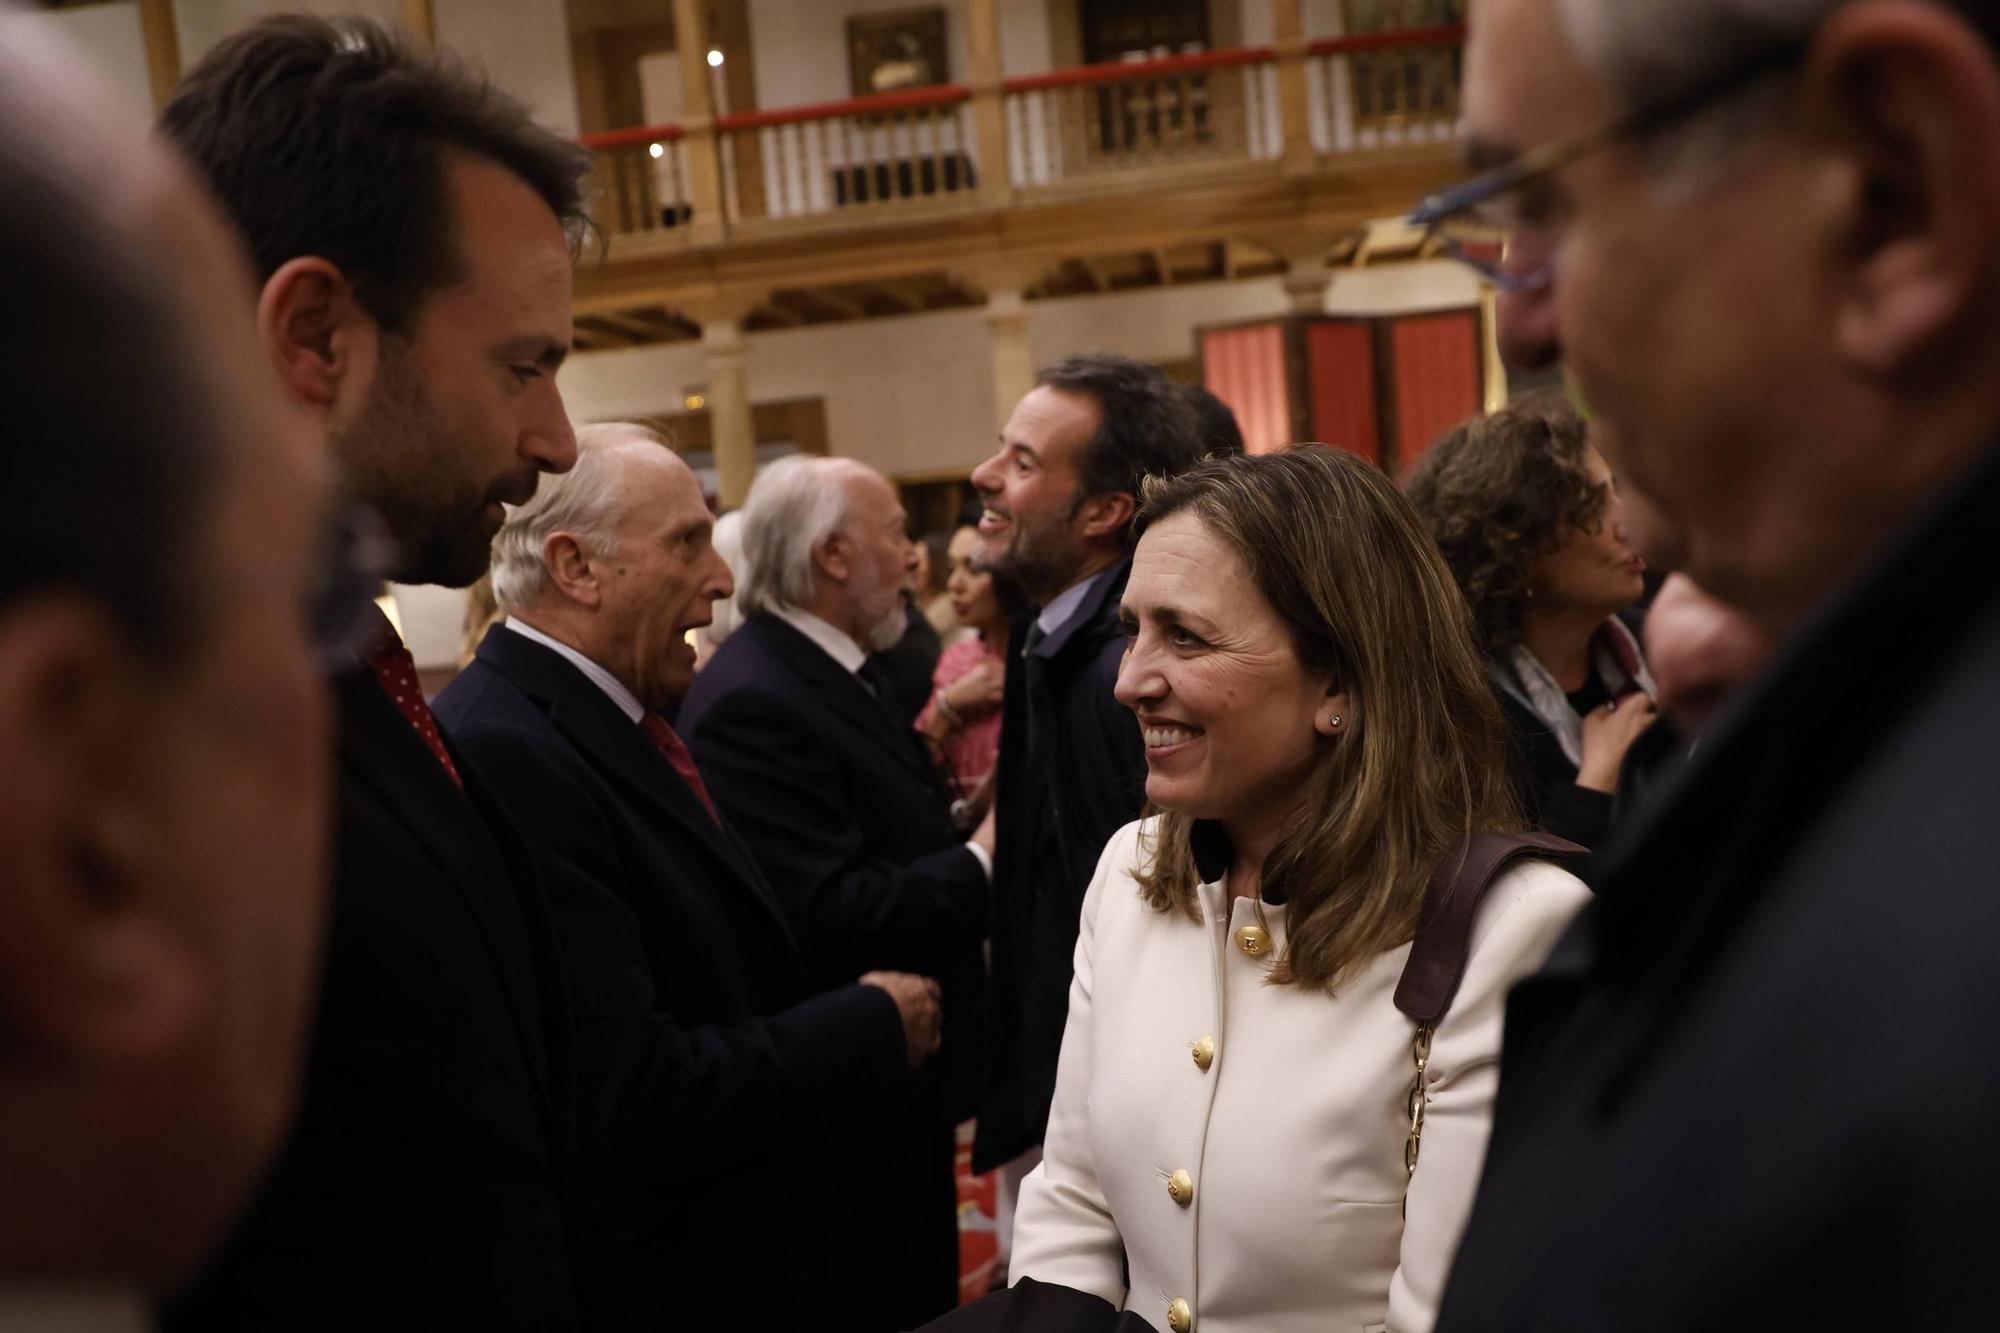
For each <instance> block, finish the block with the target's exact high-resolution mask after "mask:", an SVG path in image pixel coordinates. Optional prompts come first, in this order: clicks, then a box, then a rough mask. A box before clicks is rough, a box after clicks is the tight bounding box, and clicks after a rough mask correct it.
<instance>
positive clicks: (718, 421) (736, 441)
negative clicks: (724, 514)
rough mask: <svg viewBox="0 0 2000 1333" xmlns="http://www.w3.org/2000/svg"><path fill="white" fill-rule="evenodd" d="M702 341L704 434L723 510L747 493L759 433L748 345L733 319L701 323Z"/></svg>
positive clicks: (753, 476)
mask: <svg viewBox="0 0 2000 1333" xmlns="http://www.w3.org/2000/svg"><path fill="white" fill-rule="evenodd" d="M701 341H702V347H703V350H704V351H705V352H706V353H707V356H708V433H709V441H710V447H711V448H713V449H714V451H715V472H716V476H717V479H718V487H719V490H720V492H721V493H720V496H719V500H720V503H721V506H722V508H723V509H725V510H728V509H734V508H736V507H737V506H739V505H741V504H742V503H743V501H744V500H745V498H747V497H748V496H749V494H750V483H751V482H752V481H754V480H755V479H756V476H757V431H756V428H755V427H754V426H753V425H752V424H751V420H750V378H749V376H748V375H747V374H746V373H745V371H744V365H743V362H744V358H745V357H746V356H747V355H748V354H749V351H750V345H749V344H748V343H747V342H745V341H744V339H743V324H742V322H741V321H740V320H737V319H728V318H722V319H710V320H706V321H704V322H703V323H702V326H701Z"/></svg>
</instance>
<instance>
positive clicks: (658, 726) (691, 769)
mask: <svg viewBox="0 0 2000 1333" xmlns="http://www.w3.org/2000/svg"><path fill="white" fill-rule="evenodd" d="M639 730H641V731H643V732H645V733H646V739H647V740H649V741H651V742H652V743H653V744H654V745H655V746H657V747H658V749H659V751H660V753H661V754H663V755H665V756H666V757H667V762H668V763H670V764H672V765H673V766H674V772H676V773H678V774H680V775H681V777H682V778H683V779H684V780H685V781H686V782H687V785H688V786H689V787H690V788H692V789H693V790H694V794H695V795H696V796H699V797H700V798H701V803H702V804H703V805H705V806H707V807H708V817H709V818H710V819H713V820H714V821H715V822H716V823H718V824H720V823H721V822H722V816H721V815H719V814H717V813H716V812H715V802H714V801H712V800H710V799H709V796H708V787H707V785H706V784H705V783H703V782H702V780H701V770H700V769H698V768H696V767H695V766H694V756H693V755H691V754H689V753H688V747H687V742H686V741H684V740H682V739H681V738H680V736H679V734H678V733H676V732H675V731H674V729H673V728H672V727H670V726H668V725H667V720H666V719H665V718H663V717H661V716H660V715H659V714H658V713H648V714H646V715H645V716H644V717H642V718H640V719H639Z"/></svg>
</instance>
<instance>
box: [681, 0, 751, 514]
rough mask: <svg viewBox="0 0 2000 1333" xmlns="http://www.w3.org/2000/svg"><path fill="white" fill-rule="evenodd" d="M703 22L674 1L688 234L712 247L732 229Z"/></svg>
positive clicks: (695, 0)
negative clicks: (725, 208)
mask: <svg viewBox="0 0 2000 1333" xmlns="http://www.w3.org/2000/svg"><path fill="white" fill-rule="evenodd" d="M701 20H702V12H701V3H700V0H674V48H675V55H676V57H677V58H678V59H679V61H680V67H681V137H682V138H683V140H684V141H685V142H686V144H687V154H686V161H687V200H688V208H689V210H690V212H691V216H690V217H689V218H688V235H689V236H690V237H691V238H693V240H694V242H695V243H696V244H697V245H714V244H716V243H717V242H719V241H721V240H722V238H723V236H724V235H725V234H726V233H727V232H728V229H729V224H728V221H727V219H725V218H724V216H723V199H722V154H721V152H720V150H719V146H718V144H717V141H716V133H715V98H714V97H712V96H711V95H710V93H709V85H708V80H709V73H708V30H707V27H706V26H705V25H704V24H703V23H702V21H701ZM745 484H746V485H747V484H748V483H747V482H746V483H745Z"/></svg>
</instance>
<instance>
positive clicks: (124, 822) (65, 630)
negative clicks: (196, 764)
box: [0, 597, 203, 1065]
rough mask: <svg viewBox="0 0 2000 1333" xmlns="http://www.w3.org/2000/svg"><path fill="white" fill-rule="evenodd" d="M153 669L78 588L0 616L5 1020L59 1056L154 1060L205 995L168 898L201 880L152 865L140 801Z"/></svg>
mask: <svg viewBox="0 0 2000 1333" xmlns="http://www.w3.org/2000/svg"><path fill="white" fill-rule="evenodd" d="M158 671H159V668H158V667H157V666H156V665H153V666H149V665H148V664H145V663H143V662H140V661H139V660H137V658H136V657H135V655H134V652H133V650H132V649H131V648H130V646H129V645H128V644H127V642H126V640H125V638H124V636H123V635H122V634H121V633H119V631H118V629H117V628H116V626H114V625H113V624H112V623H111V621H110V619H109V618H108V617H107V616H106V615H105V614H104V613H103V612H102V611H101V610H100V609H98V608H96V607H93V606H91V605H90V604H89V603H88V602H87V601H85V600H84V599H82V598H78V597H46V598H39V599H33V600H30V601H28V602H26V603H23V604H20V605H17V606H15V607H13V608H11V609H10V610H8V611H7V612H6V613H5V614H4V616H0V1023H4V1024H5V1025H6V1027H7V1028H8V1029H9V1030H10V1038H11V1039H12V1040H15V1041H18V1042H22V1043H25V1044H26V1045H27V1046H28V1047H29V1048H30V1049H41V1050H46V1051H48V1052H50V1053H51V1054H52V1056H53V1057H54V1058H60V1059H66V1060H73V1061H84V1062H90V1063H95V1064H99V1065H107V1064H120V1063H128V1062H134V1061H144V1060H148V1059H152V1058H154V1057H156V1056H158V1055H160V1054H163V1053H165V1052H168V1051H170V1050H171V1049H172V1048H173V1047H174V1046H176V1045H177V1044H178V1043H179V1042H180V1041H181V1040H182V1039H183V1038H184V1036H185V1034H186V1031H187V1029H188V1028H189V1026H190V1025H191V1024H192V1023H193V1022H194V1021H195V1018H196V1015H197V1013H198V1012H199V1009H200V1006H201V1003H202V995H201V992H202V989H203V971H202V968H201V965H200V962H199V959H198V958H197V957H196V956H195V954H194V953H193V952H191V951H190V949H189V947H188V944H187V942H186V940H185V938H184V937H183V935H182V934H181V933H180V931H179V930H178V929H177V928H176V927H177V921H178V919H179V918H178V913H177V911H176V909H177V908H180V907H183V906H184V905H183V904H179V903H178V902H177V901H176V900H174V899H173V897H172V895H174V894H177V893H184V892H188V891H191V890H192V891H195V892H198V891H199V886H188V885H185V884H180V883H178V882H176V881H175V880H174V878H173V875H172V873H171V870H170V869H169V870H168V872H167V873H162V871H161V860H160V858H162V857H165V856H171V855H172V838H171V835H170V833H169V832H168V831H167V830H166V829H164V828H163V827H161V813H162V812H161V811H160V810H159V809H158V808H157V807H155V806H154V805H153V804H152V803H151V800H150V798H149V793H158V792H161V791H163V790H164V789H165V787H166V786H167V785H168V784H167V783H166V782H165V781H163V780H162V779H161V778H160V775H159V774H158V773H156V772H154V771H153V769H154V766H155V765H156V763H157V761H158V760H159V759H160V758H161V756H160V755H159V754H158V753H157V751H156V750H155V749H154V746H155V745H156V742H154V741H152V740H151V739H150V738H151V737H154V736H157V735H158V733H159V697H158V692H157V690H155V689H153V688H151V687H149V686H148V684H147V681H148V680H149V679H153V678H156V677H157V675H158Z"/></svg>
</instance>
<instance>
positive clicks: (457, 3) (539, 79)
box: [432, 0, 577, 134]
mask: <svg viewBox="0 0 2000 1333" xmlns="http://www.w3.org/2000/svg"><path fill="white" fill-rule="evenodd" d="M432 12H433V14H434V15H435V16H436V20H437V39H438V45H440V46H442V47H446V48H448V49H450V50H453V51H456V52H458V53H459V54H460V55H463V56H465V57H467V58H469V59H470V60H472V62H473V63H474V64H476V65H478V66H480V67H481V68H483V69H484V70H485V71H486V74H487V77H489V78H491V79H492V80H493V82H494V84H495V86H497V87H500V88H504V89H505V90H506V91H508V92H510V93H512V94H513V95H514V96H516V97H518V98H520V99H521V100H522V101H523V102H526V103H527V104H528V108H529V109H530V110H531V111H533V112H534V113H535V119H536V120H538V121H540V122H541V123H542V124H544V125H546V126H548V127H549V128H550V129H552V130H560V131H561V132H562V133H564V134H575V133H576V132H577V115H576V77H575V75H574V73H573V72H572V71H571V69H570V63H569V20H568V18H567V17H566V16H565V14H564V11H563V3H562V0H433V9H432Z"/></svg>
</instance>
